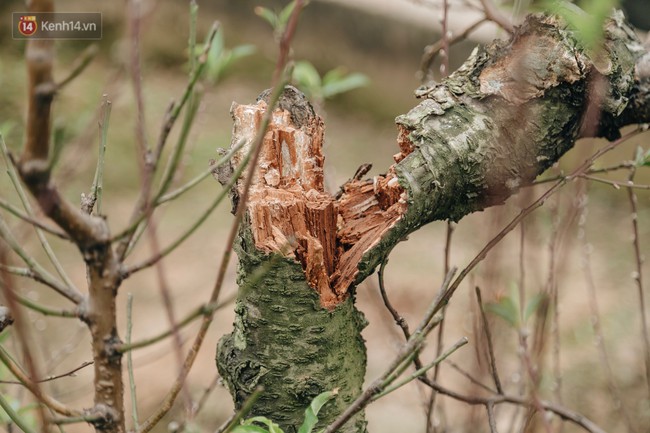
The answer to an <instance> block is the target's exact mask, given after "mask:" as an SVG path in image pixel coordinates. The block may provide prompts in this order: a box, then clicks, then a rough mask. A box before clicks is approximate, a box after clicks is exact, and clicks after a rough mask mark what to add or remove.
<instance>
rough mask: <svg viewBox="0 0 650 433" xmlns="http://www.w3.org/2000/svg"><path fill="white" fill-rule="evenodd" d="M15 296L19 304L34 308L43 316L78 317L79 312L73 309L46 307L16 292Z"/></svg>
mask: <svg viewBox="0 0 650 433" xmlns="http://www.w3.org/2000/svg"><path fill="white" fill-rule="evenodd" d="M15 296H16V301H17V302H18V303H19V304H21V305H23V306H25V307H27V308H29V309H30V310H34V311H36V312H37V313H40V314H42V315H44V316H52V317H65V318H69V319H78V318H79V312H77V311H75V310H65V309H56V308H52V307H46V306H45V305H41V304H39V303H37V302H34V301H32V300H31V299H28V298H25V297H24V296H21V295H19V294H18V293H16V294H15Z"/></svg>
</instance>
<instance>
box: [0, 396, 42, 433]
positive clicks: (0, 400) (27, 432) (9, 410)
mask: <svg viewBox="0 0 650 433" xmlns="http://www.w3.org/2000/svg"><path fill="white" fill-rule="evenodd" d="M0 407H1V408H2V409H3V410H4V411H5V413H6V414H7V415H8V416H9V419H10V420H11V421H13V423H14V424H16V426H17V427H18V428H19V429H21V430H22V431H23V432H24V433H36V432H35V431H34V430H32V428H31V427H30V426H29V424H28V423H27V422H26V421H25V420H24V419H23V418H22V417H21V416H20V415H19V414H18V413H16V411H15V410H14V408H13V407H12V406H11V404H10V403H9V402H8V401H7V400H6V399H5V398H4V396H3V395H2V393H0Z"/></svg>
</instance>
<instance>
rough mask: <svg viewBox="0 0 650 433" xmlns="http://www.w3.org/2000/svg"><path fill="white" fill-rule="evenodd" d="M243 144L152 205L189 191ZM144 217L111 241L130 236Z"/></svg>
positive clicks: (238, 144)
mask: <svg viewBox="0 0 650 433" xmlns="http://www.w3.org/2000/svg"><path fill="white" fill-rule="evenodd" d="M245 144H246V142H245V141H243V140H242V141H241V142H239V143H237V145H235V146H234V147H233V149H231V150H230V151H229V152H227V153H226V154H225V155H224V156H223V158H221V159H219V160H218V161H216V162H215V163H213V164H210V166H209V167H208V169H207V170H206V171H204V172H203V173H201V174H200V175H198V176H196V177H195V178H194V179H192V180H191V181H189V182H188V183H186V184H185V185H183V186H181V187H179V188H178V189H176V190H174V191H172V192H170V193H168V194H165V195H163V196H162V197H160V199H158V201H156V203H155V204H154V205H155V206H158V205H161V204H163V203H165V202H168V201H170V200H173V199H175V198H176V197H178V196H180V195H181V194H183V193H185V192H187V191H189V190H190V189H191V188H192V187H194V186H195V185H197V184H198V183H199V182H201V181H202V180H203V179H205V178H206V177H208V176H209V175H210V174H211V173H213V172H214V170H216V169H217V168H219V167H221V166H222V165H224V164H226V163H229V162H230V159H231V158H232V156H233V155H234V154H235V152H237V151H238V150H239V149H241V148H242V147H243V146H244V145H245ZM224 189H225V190H226V191H228V187H227V186H226V187H224ZM145 218H146V215H144V214H143V215H141V216H140V219H138V220H136V221H134V222H133V223H132V224H131V225H129V227H127V228H126V229H124V230H122V231H121V232H120V233H118V234H116V235H115V236H113V238H112V240H111V242H115V241H118V240H120V239H122V238H124V237H126V236H130V235H131V234H132V233H133V231H134V230H136V229H137V228H138V227H143V225H142V224H141V223H142V222H143V221H144V219H145ZM133 237H134V238H137V234H136V235H134V236H133Z"/></svg>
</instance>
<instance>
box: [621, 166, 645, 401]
mask: <svg viewBox="0 0 650 433" xmlns="http://www.w3.org/2000/svg"><path fill="white" fill-rule="evenodd" d="M635 173H636V171H635V170H632V172H631V173H630V178H629V181H630V182H633V180H634V175H635ZM627 194H628V198H629V200H630V209H631V212H632V233H633V236H634V238H633V242H632V244H633V246H634V258H635V264H636V270H635V272H634V281H635V282H636V286H637V289H638V295H639V311H640V312H641V335H642V338H643V352H644V361H645V373H646V383H647V386H648V393H650V335H649V331H648V317H647V315H646V309H645V294H644V291H643V255H642V254H641V238H640V236H639V221H638V219H639V218H638V215H639V214H638V203H637V197H636V193H635V192H634V190H633V189H632V188H628V190H627Z"/></svg>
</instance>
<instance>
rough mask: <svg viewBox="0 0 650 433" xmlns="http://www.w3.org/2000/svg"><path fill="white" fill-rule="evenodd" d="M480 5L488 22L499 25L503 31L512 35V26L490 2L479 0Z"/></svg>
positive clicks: (490, 0)
mask: <svg viewBox="0 0 650 433" xmlns="http://www.w3.org/2000/svg"><path fill="white" fill-rule="evenodd" d="M480 1H481V5H482V6H483V12H484V13H485V17H486V18H487V19H489V20H490V21H492V22H494V23H496V24H498V25H500V26H501V27H502V28H503V29H504V30H505V31H507V32H508V33H510V34H512V33H513V32H514V30H515V27H514V26H513V25H512V23H511V22H510V20H508V19H507V18H506V17H504V16H503V14H502V13H501V11H499V9H497V7H496V6H495V5H494V3H492V0H480Z"/></svg>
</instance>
